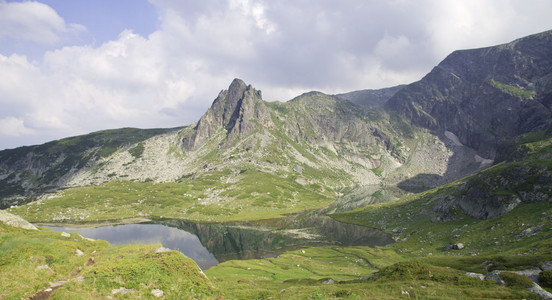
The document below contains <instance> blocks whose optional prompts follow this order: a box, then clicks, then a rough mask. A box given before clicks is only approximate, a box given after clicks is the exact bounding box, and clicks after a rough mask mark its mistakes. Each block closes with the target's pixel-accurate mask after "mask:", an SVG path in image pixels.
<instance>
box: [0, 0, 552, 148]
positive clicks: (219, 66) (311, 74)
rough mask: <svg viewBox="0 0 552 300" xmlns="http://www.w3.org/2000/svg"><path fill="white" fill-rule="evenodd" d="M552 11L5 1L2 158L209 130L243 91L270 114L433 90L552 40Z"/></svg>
mask: <svg viewBox="0 0 552 300" xmlns="http://www.w3.org/2000/svg"><path fill="white" fill-rule="evenodd" d="M550 13H552V1H549V0H531V1H527V0H485V1H482V0H388V1H376V0H342V1H337V0H272V1H270V0H202V1H198V0H115V1H114V0H94V1H90V0H70V1H68V0H42V1H6V0H0V149H7V148H15V147H18V146H23V145H34V144H41V143H44V142H47V141H51V140H55V139H60V138H64V137H68V136H74V135H80V134H86V133H90V132H93V131H98V130H104V129H112V128H122V127H138V128H167V127H176V126H182V125H189V124H193V123H195V122H197V121H198V120H199V118H200V117H201V115H203V113H204V112H205V111H206V110H207V108H208V107H209V106H210V105H211V103H212V102H213V100H214V99H215V98H216V96H217V95H218V93H219V92H220V91H221V90H223V89H227V88H228V86H229V85H230V82H231V81H232V79H234V78H241V79H243V80H244V81H245V82H246V83H248V84H251V85H252V86H253V87H255V88H256V89H258V90H261V91H262V94H263V99H265V100H267V101H275V100H278V101H287V100H290V99H292V98H293V97H295V96H298V95H300V94H302V93H304V92H308V91H312V90H317V91H321V92H324V93H328V94H335V93H342V92H348V91H353V90H361V89H377V88H383V87H389V86H394V85H398V84H407V83H411V82H414V81H417V80H419V79H421V78H422V77H423V76H424V75H425V74H427V73H428V72H429V71H430V70H431V69H432V68H433V67H434V66H435V65H437V64H438V63H439V62H440V61H441V60H443V59H444V58H445V57H446V56H447V55H448V54H449V53H451V52H452V51H454V50H458V49H469V48H480V47H486V46H492V45H497V44H502V43H507V42H510V41H512V40H515V39H517V38H520V37H523V36H526V35H530V34H534V33H539V32H542V31H546V30H550V29H552V18H550Z"/></svg>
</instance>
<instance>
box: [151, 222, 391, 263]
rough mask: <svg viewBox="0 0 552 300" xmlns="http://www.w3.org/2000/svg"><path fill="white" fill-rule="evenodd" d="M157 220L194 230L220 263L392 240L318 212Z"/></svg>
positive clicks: (385, 235) (373, 244)
mask: <svg viewBox="0 0 552 300" xmlns="http://www.w3.org/2000/svg"><path fill="white" fill-rule="evenodd" d="M160 223H162V224H166V225H169V226H174V227H177V228H180V229H182V230H185V231H188V232H192V233H194V234H195V235H197V236H198V238H199V240H200V241H201V243H202V244H203V245H204V246H205V247H206V248H207V249H208V250H209V251H210V252H211V253H213V254H214V255H215V257H216V258H217V259H218V260H219V261H220V262H224V261H227V260H231V259H253V258H263V257H273V256H277V255H279V254H280V253H282V252H284V251H287V250H293V249H298V248H300V247H302V246H323V245H339V246H370V247H373V246H380V245H386V244H389V243H391V242H392V239H391V237H390V236H389V235H388V234H386V233H384V232H382V231H379V230H376V229H373V228H368V227H364V226H358V225H352V224H345V223H341V222H337V221H335V220H334V219H332V218H330V217H327V216H320V215H318V216H290V217H285V218H280V219H272V220H262V221H256V222H249V223H235V224H200V223H191V222H186V221H181V220H165V221H162V222H160Z"/></svg>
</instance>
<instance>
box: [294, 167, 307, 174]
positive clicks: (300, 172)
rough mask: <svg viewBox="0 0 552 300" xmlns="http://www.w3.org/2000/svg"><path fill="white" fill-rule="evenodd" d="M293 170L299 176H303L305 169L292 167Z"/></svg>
mask: <svg viewBox="0 0 552 300" xmlns="http://www.w3.org/2000/svg"><path fill="white" fill-rule="evenodd" d="M293 170H294V171H295V172H297V173H299V174H303V172H304V171H305V168H303V167H301V166H295V167H293Z"/></svg>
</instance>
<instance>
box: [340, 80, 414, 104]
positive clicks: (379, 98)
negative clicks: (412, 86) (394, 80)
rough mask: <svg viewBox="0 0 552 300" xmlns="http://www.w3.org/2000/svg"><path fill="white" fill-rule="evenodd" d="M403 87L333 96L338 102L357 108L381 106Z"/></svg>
mask: <svg viewBox="0 0 552 300" xmlns="http://www.w3.org/2000/svg"><path fill="white" fill-rule="evenodd" d="M403 87H405V85H398V86H394V87H390V88H383V89H377V90H361V91H353V92H348V93H343V94H337V95H335V96H336V97H337V98H338V99H339V100H343V101H349V102H352V103H354V104H357V105H359V106H381V105H383V104H385V102H387V100H389V98H391V97H393V96H394V95H395V94H396V93H397V92H398V91H399V90H401V89H402V88H403Z"/></svg>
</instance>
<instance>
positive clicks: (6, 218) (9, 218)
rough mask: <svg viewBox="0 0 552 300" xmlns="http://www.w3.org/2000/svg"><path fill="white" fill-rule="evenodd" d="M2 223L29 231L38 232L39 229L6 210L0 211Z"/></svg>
mask: <svg viewBox="0 0 552 300" xmlns="http://www.w3.org/2000/svg"><path fill="white" fill-rule="evenodd" d="M0 222H1V223H4V225H8V226H13V227H19V228H23V229H28V230H37V228H36V227H35V226H34V225H33V224H31V223H29V222H27V221H25V220H23V219H22V218H21V217H19V216H16V215H13V214H10V213H9V212H7V211H4V210H0Z"/></svg>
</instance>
